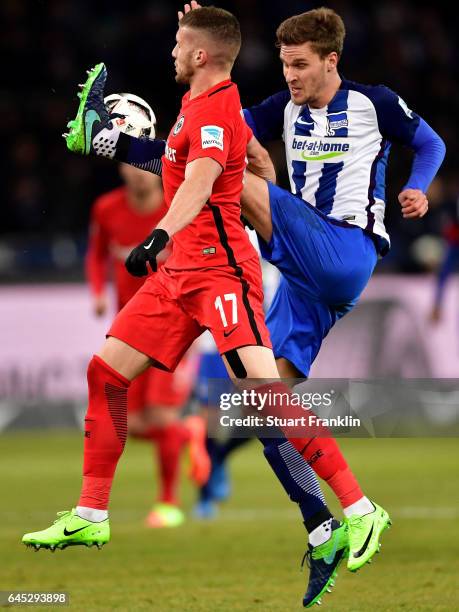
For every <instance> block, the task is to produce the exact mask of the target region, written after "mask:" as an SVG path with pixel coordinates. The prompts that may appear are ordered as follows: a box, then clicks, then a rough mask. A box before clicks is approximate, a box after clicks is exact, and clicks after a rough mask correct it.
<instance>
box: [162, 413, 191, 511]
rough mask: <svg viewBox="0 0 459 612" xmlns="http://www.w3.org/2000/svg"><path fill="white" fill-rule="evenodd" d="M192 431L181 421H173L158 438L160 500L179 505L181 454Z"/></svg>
mask: <svg viewBox="0 0 459 612" xmlns="http://www.w3.org/2000/svg"><path fill="white" fill-rule="evenodd" d="M189 437H190V433H189V431H188V430H187V428H186V427H185V426H184V425H183V423H182V422H181V421H177V422H175V423H171V424H170V425H167V426H166V427H164V428H163V429H162V433H161V435H160V436H159V437H158V438H157V446H158V461H159V478H160V494H159V500H160V501H161V502H164V503H166V504H174V505H177V504H178V501H177V485H178V480H179V473H180V455H181V452H182V448H183V446H184V444H186V443H187V442H188V440H189Z"/></svg>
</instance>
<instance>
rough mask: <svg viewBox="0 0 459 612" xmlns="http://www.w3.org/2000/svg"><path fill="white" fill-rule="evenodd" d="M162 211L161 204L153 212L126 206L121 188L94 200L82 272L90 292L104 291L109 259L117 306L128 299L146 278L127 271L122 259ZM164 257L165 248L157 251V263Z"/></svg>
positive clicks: (156, 221)
mask: <svg viewBox="0 0 459 612" xmlns="http://www.w3.org/2000/svg"><path fill="white" fill-rule="evenodd" d="M166 212H167V207H166V205H165V204H164V203H163V205H162V206H160V207H159V208H158V209H156V210H154V211H153V212H149V213H146V214H142V213H140V212H137V211H136V210H134V209H133V208H132V206H130V205H129V201H128V197H127V190H126V188H125V187H119V188H118V189H114V190H113V191H110V192H109V193H106V194H104V195H103V196H101V197H100V198H98V199H97V200H96V201H95V203H94V205H93V208H92V211H91V226H90V234H89V247H88V253H87V256H86V275H87V278H88V281H89V284H90V287H91V291H92V292H93V294H94V295H99V294H100V293H102V292H103V290H104V286H105V283H106V281H107V276H108V263H109V261H110V260H111V262H112V263H113V269H114V281H115V286H116V293H117V297H118V306H119V308H122V307H123V306H124V305H125V304H126V303H127V302H128V301H129V300H130V299H131V297H132V296H133V295H134V293H136V291H137V290H138V289H139V288H140V287H141V286H142V285H143V283H144V281H145V278H146V277H143V278H138V277H136V276H132V275H131V274H129V272H128V271H127V270H126V268H125V266H124V261H125V259H126V257H127V256H128V255H129V253H130V252H131V251H132V249H133V248H134V247H136V246H137V245H138V244H139V243H140V242H142V240H145V238H146V237H147V236H148V234H150V233H151V232H152V231H153V229H154V228H155V227H156V225H157V224H158V223H159V221H160V220H161V219H162V218H163V217H164V215H165V214H166ZM166 256H167V251H165V252H163V253H160V255H159V257H158V262H160V261H161V260H164V258H165V257H166Z"/></svg>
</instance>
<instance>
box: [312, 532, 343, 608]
mask: <svg viewBox="0 0 459 612" xmlns="http://www.w3.org/2000/svg"><path fill="white" fill-rule="evenodd" d="M348 551H349V537H348V527H347V523H346V522H344V523H339V522H338V521H336V520H333V522H332V524H331V534H330V538H329V539H328V540H327V541H326V542H324V543H323V544H319V546H311V544H308V550H307V551H306V553H305V555H304V557H303V562H302V564H301V565H302V566H303V564H304V561H305V560H306V561H307V564H308V567H309V570H310V571H309V581H308V588H307V590H306V593H305V594H304V597H303V607H304V608H310V607H311V606H313V605H314V604H317V605H320V604H321V603H322V596H323V595H324V594H325V593H330V592H331V589H332V587H333V586H334V585H335V580H336V576H337V574H338V568H339V566H340V564H341V562H342V561H343V560H344V559H345V558H346V557H347V554H348Z"/></svg>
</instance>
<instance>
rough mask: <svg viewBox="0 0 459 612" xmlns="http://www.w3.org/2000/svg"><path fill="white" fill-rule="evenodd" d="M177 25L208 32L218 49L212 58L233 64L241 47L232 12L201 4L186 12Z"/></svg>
mask: <svg viewBox="0 0 459 612" xmlns="http://www.w3.org/2000/svg"><path fill="white" fill-rule="evenodd" d="M179 26H180V27H188V28H195V29H196V30H203V31H204V32H206V33H207V34H209V35H210V36H211V37H212V39H213V40H214V41H215V42H216V43H217V44H218V47H219V49H220V53H218V54H217V56H216V57H215V58H214V59H216V60H217V61H220V62H221V63H229V64H231V65H232V64H234V61H235V59H236V57H237V56H238V53H239V50H240V48H241V28H240V26H239V21H238V20H237V19H236V17H235V16H234V15H233V14H232V13H230V12H229V11H225V10H224V9H221V8H217V7H215V6H203V7H201V8H198V9H194V10H192V11H189V12H188V13H186V14H185V15H184V16H183V17H182V19H181V20H180V23H179Z"/></svg>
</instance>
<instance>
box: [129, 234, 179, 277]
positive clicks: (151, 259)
mask: <svg viewBox="0 0 459 612" xmlns="http://www.w3.org/2000/svg"><path fill="white" fill-rule="evenodd" d="M168 242H169V234H168V233H167V232H166V231H165V230H163V229H155V230H153V231H152V233H151V234H150V235H149V236H148V238H146V239H145V240H144V241H143V242H142V243H141V244H139V246H136V247H135V249H132V251H131V252H130V254H129V255H128V258H127V259H126V261H125V263H124V265H125V266H126V269H127V271H128V272H129V274H132V276H146V275H147V274H148V269H147V262H148V263H149V264H150V266H151V269H152V270H153V272H156V270H157V269H158V266H157V264H156V255H158V253H159V252H160V251H162V250H163V249H164V248H165V246H166V244H167V243H168Z"/></svg>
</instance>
